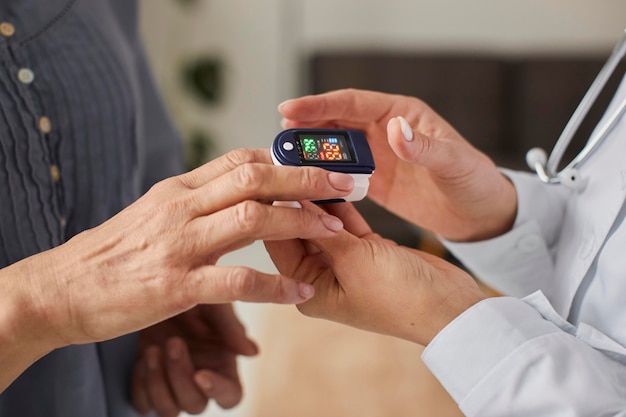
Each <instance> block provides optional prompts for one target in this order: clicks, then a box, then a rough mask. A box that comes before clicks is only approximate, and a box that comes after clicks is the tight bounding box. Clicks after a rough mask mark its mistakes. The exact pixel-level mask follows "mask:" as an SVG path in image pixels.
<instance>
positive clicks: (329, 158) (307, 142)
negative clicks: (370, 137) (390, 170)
mask: <svg viewBox="0 0 626 417" xmlns="http://www.w3.org/2000/svg"><path fill="white" fill-rule="evenodd" d="M272 160H273V161H274V164H275V165H288V166H315V167H320V168H324V169H327V170H329V171H335V172H342V173H345V174H349V175H351V176H352V177H353V178H354V189H353V190H352V193H350V194H349V195H348V196H346V197H344V198H342V199H336V200H332V201H330V200H324V201H320V202H324V203H328V202H340V201H359V200H362V199H363V198H365V196H366V195H367V190H368V188H369V178H370V177H371V176H372V174H373V173H374V168H375V166H374V157H373V156H372V151H371V150H370V147H369V145H368V143H367V139H366V138H365V135H364V134H363V132H361V131H359V130H339V129H288V130H284V131H282V132H280V133H279V134H278V135H277V136H276V138H275V139H274V143H273V144H272Z"/></svg>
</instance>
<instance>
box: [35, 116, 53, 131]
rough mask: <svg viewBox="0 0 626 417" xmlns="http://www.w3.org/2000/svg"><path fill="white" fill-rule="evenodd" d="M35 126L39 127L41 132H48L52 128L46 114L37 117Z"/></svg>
mask: <svg viewBox="0 0 626 417" xmlns="http://www.w3.org/2000/svg"><path fill="white" fill-rule="evenodd" d="M37 126H38V127H39V131H40V132H41V133H50V131H51V130H52V124H51V123H50V119H48V118H47V117H46V116H42V117H40V118H39V121H38V122H37Z"/></svg>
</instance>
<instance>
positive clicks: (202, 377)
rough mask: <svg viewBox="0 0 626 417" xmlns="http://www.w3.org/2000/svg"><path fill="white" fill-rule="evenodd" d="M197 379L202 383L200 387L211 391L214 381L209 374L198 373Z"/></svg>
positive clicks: (198, 382) (197, 381)
mask: <svg viewBox="0 0 626 417" xmlns="http://www.w3.org/2000/svg"><path fill="white" fill-rule="evenodd" d="M195 379H196V383H197V384H198V385H200V388H202V390H203V391H204V392H209V391H211V390H212V389H213V381H211V378H210V377H209V376H208V375H206V374H202V373H200V374H197V375H196V378H195Z"/></svg>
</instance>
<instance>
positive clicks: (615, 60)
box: [527, 30, 626, 184]
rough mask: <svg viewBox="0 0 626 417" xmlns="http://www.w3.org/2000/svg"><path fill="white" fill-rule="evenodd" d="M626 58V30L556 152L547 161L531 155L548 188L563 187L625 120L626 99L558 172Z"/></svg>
mask: <svg viewBox="0 0 626 417" xmlns="http://www.w3.org/2000/svg"><path fill="white" fill-rule="evenodd" d="M624 55H626V30H624V35H623V36H622V39H621V40H620V41H619V42H618V43H617V45H616V46H615V48H613V51H612V52H611V55H610V56H609V58H608V60H607V62H606V63H605V64H604V66H603V67H602V69H601V70H600V72H599V73H598V75H597V76H596V78H595V79H594V81H593V83H592V84H591V86H590V87H589V90H587V92H586V93H585V95H584V96H583V98H582V100H581V101H580V104H578V106H577V107H576V110H575V111H574V113H573V114H572V116H571V118H570V120H569V121H568V122H567V124H566V125H565V127H564V128H563V132H562V133H561V135H560V136H559V139H558V140H557V142H556V144H555V145H554V148H553V150H552V152H550V156H549V157H548V159H547V161H546V160H545V152H544V151H543V150H541V149H537V148H535V149H531V150H530V151H529V153H528V155H527V161H528V163H529V165H530V167H531V168H532V169H534V170H535V172H536V173H537V176H538V177H539V179H540V180H541V181H542V182H545V183H548V184H560V183H562V182H563V181H562V175H563V174H564V173H567V172H573V171H574V170H576V168H577V167H579V166H580V165H581V164H582V163H583V162H584V161H585V160H586V159H587V158H588V157H589V155H591V154H592V153H593V151H594V150H595V149H597V148H598V146H599V145H600V143H601V142H602V141H603V140H604V138H606V136H607V135H608V133H609V132H610V131H611V130H612V129H613V127H615V125H616V124H617V122H618V121H619V120H620V119H621V117H622V115H623V114H624V113H625V112H626V99H624V100H623V101H622V102H621V103H620V104H619V105H618V107H617V109H616V110H615V111H614V112H613V113H612V114H611V116H609V119H608V120H607V121H606V122H605V123H604V124H603V126H602V127H601V128H600V129H599V130H597V131H596V133H594V135H593V136H592V137H591V138H590V139H589V141H588V142H587V144H586V145H585V147H584V148H583V149H582V150H581V151H580V152H579V153H578V155H576V157H575V158H574V159H573V160H572V161H571V162H570V163H569V164H568V165H567V166H566V167H565V168H563V169H562V170H561V171H559V170H558V165H559V163H560V162H561V159H562V158H563V154H564V153H565V150H566V149H567V147H568V146H569V144H570V142H571V141H572V139H573V137H574V134H575V133H576V131H577V130H578V128H579V127H580V124H581V123H582V122H583V120H584V119H585V117H586V116H587V113H588V112H589V110H590V109H591V107H592V106H593V104H594V103H595V101H596V99H597V98H598V95H600V93H601V92H602V90H603V88H604V86H605V85H606V83H607V81H608V80H609V78H610V77H611V74H613V72H614V71H615V68H616V67H617V65H618V64H619V63H620V61H621V60H622V59H623V58H624Z"/></svg>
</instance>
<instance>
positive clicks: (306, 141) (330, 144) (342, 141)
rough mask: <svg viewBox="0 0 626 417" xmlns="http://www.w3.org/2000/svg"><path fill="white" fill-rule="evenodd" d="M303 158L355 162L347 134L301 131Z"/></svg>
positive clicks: (300, 140) (300, 141) (306, 159)
mask: <svg viewBox="0 0 626 417" xmlns="http://www.w3.org/2000/svg"><path fill="white" fill-rule="evenodd" d="M297 136H298V141H299V144H300V148H301V149H302V159H303V160H304V161H309V162H310V161H317V162H354V159H353V157H352V153H351V151H350V148H349V146H348V141H347V140H346V138H345V136H343V135H339V134H332V135H322V134H312V133H300V134H298V135H297Z"/></svg>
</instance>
